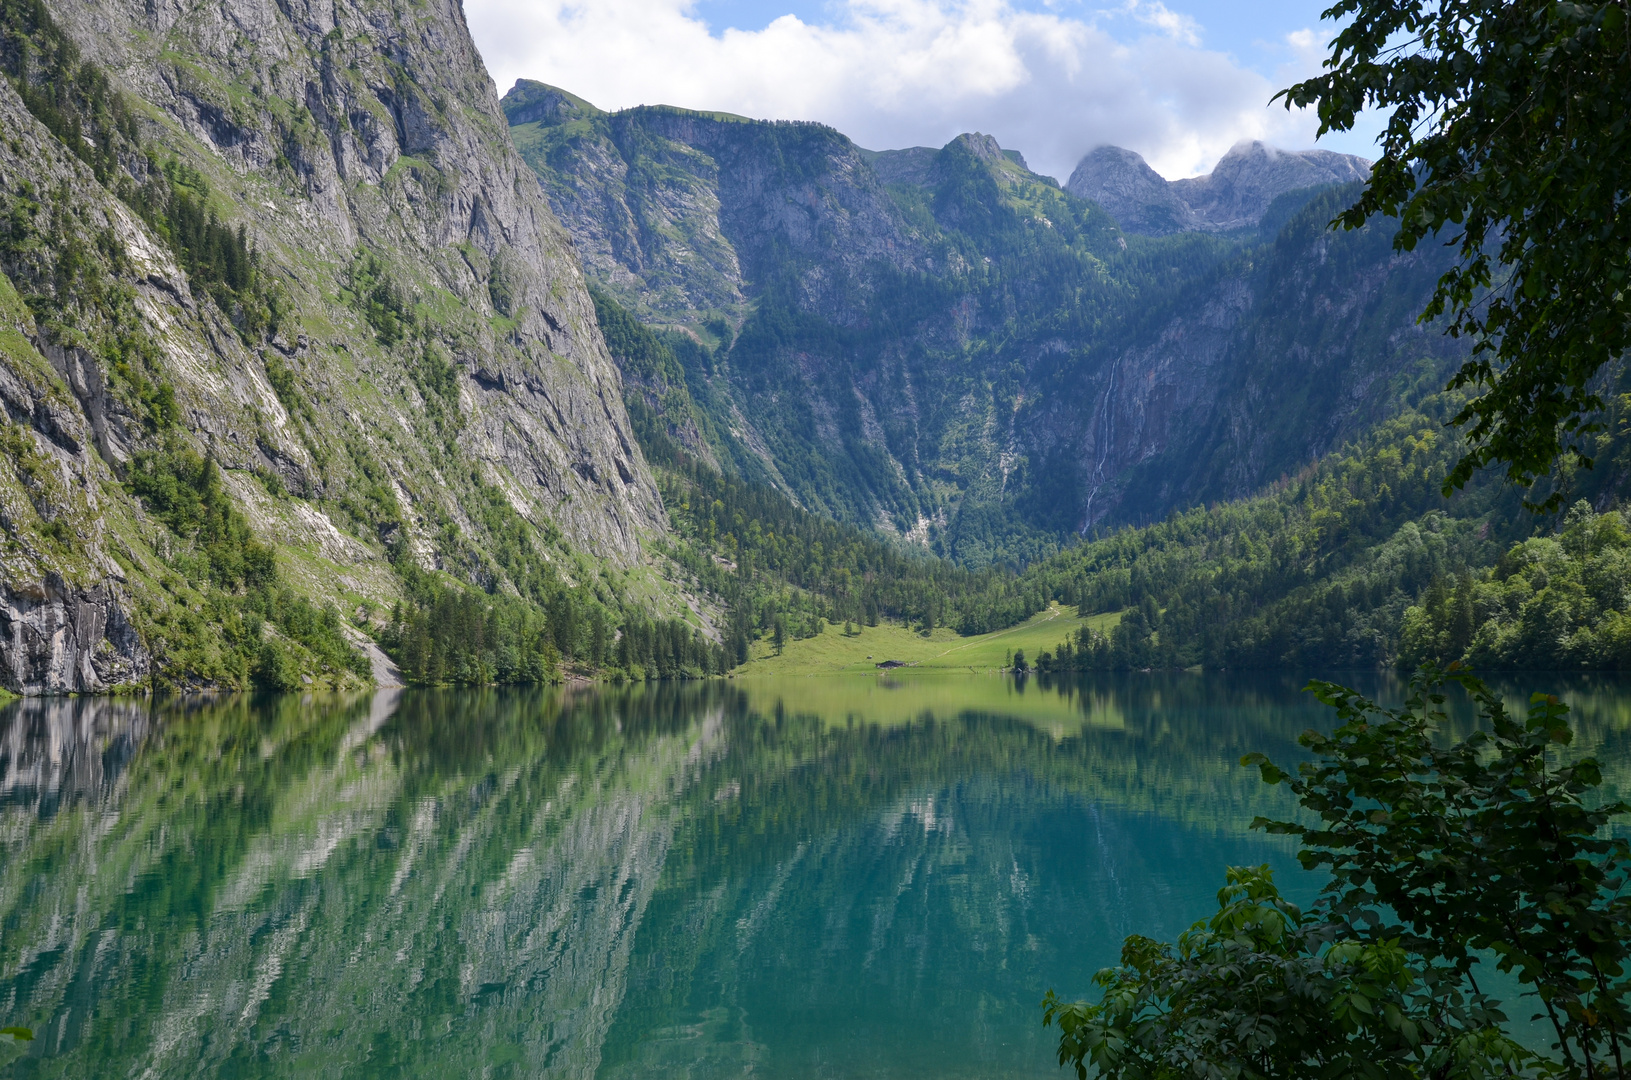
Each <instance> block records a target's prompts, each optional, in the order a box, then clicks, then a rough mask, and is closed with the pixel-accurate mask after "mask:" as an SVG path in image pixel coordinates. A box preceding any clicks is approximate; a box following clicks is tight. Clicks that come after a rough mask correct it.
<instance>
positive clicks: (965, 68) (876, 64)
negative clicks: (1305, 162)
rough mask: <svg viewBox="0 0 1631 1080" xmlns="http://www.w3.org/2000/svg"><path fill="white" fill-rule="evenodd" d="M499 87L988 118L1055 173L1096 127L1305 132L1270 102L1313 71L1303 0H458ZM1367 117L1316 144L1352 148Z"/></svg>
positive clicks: (1300, 142)
mask: <svg viewBox="0 0 1631 1080" xmlns="http://www.w3.org/2000/svg"><path fill="white" fill-rule="evenodd" d="M465 6H466V13H467V15H468V17H469V20H470V24H471V30H472V33H473V34H474V35H475V38H476V43H477V45H478V46H479V47H480V48H481V50H482V55H483V57H484V58H485V59H486V61H487V65H488V68H489V70H490V71H491V72H492V74H493V76H494V79H495V81H496V82H497V83H498V85H499V88H500V90H501V91H502V90H504V89H507V88H508V87H509V86H510V85H511V84H512V83H513V82H514V80H515V79H517V78H533V79H539V80H542V81H544V82H548V83H553V84H555V85H558V86H563V87H565V88H566V89H568V90H571V91H572V92H574V93H577V94H580V95H582V96H584V97H586V98H588V99H589V100H590V101H592V102H594V103H595V104H597V105H599V106H600V107H602V108H607V109H617V108H626V107H629V106H632V105H638V104H658V103H661V104H671V105H680V106H684V107H687V108H697V109H722V110H726V111H730V112H737V113H742V114H744V115H748V116H755V117H763V118H771V119H788V120H816V121H820V122H823V123H827V124H831V125H832V126H834V127H836V128H838V129H839V130H840V131H842V132H844V133H845V134H847V135H849V136H850V137H851V138H853V139H855V141H856V142H858V143H860V144H861V145H862V146H866V147H870V148H872V149H889V148H894V147H900V146H912V145H929V146H940V145H943V144H944V143H945V142H947V141H949V140H950V139H951V138H953V137H955V136H956V135H957V134H959V133H961V132H964V131H983V132H985V133H987V134H991V135H994V136H996V138H997V140H998V142H1000V143H1001V144H1002V145H1003V146H1005V147H1008V148H1011V149H1017V150H1019V151H1021V152H1022V153H1023V154H1025V156H1026V158H1027V160H1028V161H1029V163H1030V164H1031V167H1032V168H1034V169H1036V170H1037V171H1039V172H1045V173H1049V174H1051V175H1054V176H1056V177H1058V178H1059V179H1061V180H1063V179H1065V178H1066V177H1068V175H1069V173H1070V170H1071V169H1072V168H1073V166H1074V164H1075V162H1076V161H1077V160H1078V159H1079V158H1080V157H1081V155H1082V154H1084V153H1086V152H1087V151H1088V150H1090V149H1092V148H1093V147H1094V146H1097V145H1100V144H1104V143H1111V144H1114V145H1119V146H1125V147H1128V148H1130V149H1133V150H1136V151H1138V152H1139V153H1141V154H1143V155H1144V156H1145V158H1146V159H1148V160H1149V162H1150V164H1151V165H1152V166H1154V167H1155V168H1156V169H1157V170H1158V171H1160V172H1162V173H1163V174H1164V175H1166V176H1168V177H1169V178H1176V177H1178V176H1192V175H1195V174H1197V173H1200V172H1204V171H1207V170H1209V169H1210V168H1211V167H1212V165H1213V163H1215V162H1216V161H1217V159H1218V158H1219V157H1220V156H1222V154H1223V153H1224V152H1225V151H1226V150H1227V149H1228V148H1229V147H1230V146H1231V145H1233V144H1234V143H1235V142H1237V141H1240V140H1243V139H1254V138H1256V139H1263V140H1264V141H1266V142H1269V143H1271V144H1273V145H1276V146H1281V147H1284V148H1287V149H1304V148H1307V147H1309V146H1312V145H1315V143H1314V132H1315V130H1316V124H1315V122H1314V119H1313V118H1312V117H1311V116H1307V115H1299V114H1291V113H1287V111H1286V110H1285V109H1284V108H1282V107H1280V106H1274V107H1270V106H1269V104H1268V101H1269V98H1270V97H1271V96H1272V95H1273V93H1274V91H1275V90H1278V89H1279V88H1281V87H1283V86H1285V85H1287V84H1288V83H1289V82H1292V81H1294V80H1296V79H1297V78H1300V77H1303V76H1306V75H1308V74H1312V73H1313V72H1314V71H1316V70H1317V69H1318V64H1319V61H1320V60H1321V59H1322V58H1323V56H1324V55H1325V41H1326V37H1327V35H1328V34H1329V27H1328V26H1322V24H1321V23H1320V19H1319V14H1320V11H1321V10H1322V9H1323V8H1324V6H1325V3H1324V2H1320V0H1315V2H1305V0H1259V2H1247V0H1099V2H1097V3H1095V2H1093V0H465ZM1373 138H1374V131H1366V132H1364V133H1353V134H1347V135H1340V136H1334V137H1327V138H1326V139H1323V140H1321V141H1320V142H1319V144H1318V145H1320V146H1322V147H1325V148H1328V149H1332V150H1338V151H1343V152H1347V153H1358V154H1361V155H1363V156H1366V157H1372V156H1374V153H1373V152H1371V145H1372V140H1373Z"/></svg>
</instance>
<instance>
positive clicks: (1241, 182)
mask: <svg viewBox="0 0 1631 1080" xmlns="http://www.w3.org/2000/svg"><path fill="white" fill-rule="evenodd" d="M1369 175H1370V163H1369V162H1368V161H1366V160H1365V159H1364V158H1360V157H1354V156H1353V155H1351V154H1337V153H1332V152H1331V151H1329V150H1302V151H1292V150H1278V149H1276V148H1274V147H1272V146H1269V145H1268V144H1267V143H1263V142H1258V141H1252V142H1242V143H1237V144H1236V145H1235V146H1234V147H1232V148H1231V149H1230V150H1229V152H1228V153H1227V154H1225V155H1224V156H1223V158H1222V159H1221V160H1219V162H1218V163H1217V165H1216V167H1214V168H1213V170H1212V171H1211V172H1210V173H1207V174H1206V175H1204V176H1195V177H1189V178H1187V179H1183V180H1166V179H1164V178H1163V177H1162V176H1161V174H1160V173H1157V172H1156V171H1155V170H1154V169H1152V168H1150V167H1149V165H1148V164H1146V163H1145V161H1144V159H1143V158H1142V157H1140V156H1139V155H1138V154H1136V153H1134V152H1133V151H1131V150H1124V149H1122V148H1121V147H1119V146H1100V147H1097V148H1095V149H1093V150H1091V151H1089V152H1088V153H1087V154H1086V155H1085V156H1084V157H1083V158H1082V160H1081V161H1080V162H1079V163H1078V164H1077V166H1076V169H1075V171H1074V172H1072V173H1071V175H1070V180H1069V181H1068V182H1066V184H1065V190H1066V191H1069V192H1070V193H1071V194H1073V195H1076V196H1079V197H1081V198H1083V199H1092V200H1093V201H1094V202H1097V203H1098V204H1099V205H1101V206H1103V207H1104V208H1105V209H1106V210H1108V211H1109V212H1110V214H1111V216H1112V217H1114V218H1115V219H1116V220H1117V221H1118V222H1119V223H1120V224H1121V226H1122V228H1124V229H1126V230H1127V231H1128V232H1134V233H1141V234H1144V235H1147V236H1165V235H1168V234H1170V233H1176V232H1188V231H1198V232H1230V231H1233V230H1237V229H1245V228H1251V227H1253V226H1255V225H1257V223H1258V222H1259V221H1261V220H1262V218H1263V214H1264V212H1265V211H1267V210H1268V208H1269V204H1271V203H1272V202H1274V200H1275V199H1276V198H1279V197H1280V196H1282V195H1286V194H1288V193H1290V192H1294V191H1301V190H1305V189H1309V188H1317V187H1322V186H1325V185H1329V184H1345V183H1350V182H1352V181H1355V180H1363V179H1365V178H1366V177H1367V176H1369Z"/></svg>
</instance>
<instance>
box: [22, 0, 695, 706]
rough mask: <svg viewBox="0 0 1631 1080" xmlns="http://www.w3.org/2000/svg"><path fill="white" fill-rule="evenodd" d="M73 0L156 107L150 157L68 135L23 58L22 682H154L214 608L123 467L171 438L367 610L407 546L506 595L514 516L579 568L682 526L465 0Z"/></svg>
mask: <svg viewBox="0 0 1631 1080" xmlns="http://www.w3.org/2000/svg"><path fill="white" fill-rule="evenodd" d="M47 7H48V9H49V13H50V15H51V17H52V18H53V19H54V22H55V26H56V27H59V28H60V31H61V33H63V34H65V35H66V36H67V38H68V39H70V40H71V41H72V43H73V44H74V45H77V47H78V50H79V52H80V54H81V55H83V56H84V57H85V58H86V60H88V61H90V62H94V63H95V64H96V65H98V66H99V67H100V69H101V70H102V71H103V72H106V73H107V75H108V77H109V81H110V84H111V87H112V89H113V94H114V95H115V97H116V98H122V100H123V101H124V102H126V103H127V104H128V106H129V112H130V120H129V122H128V123H126V124H125V126H124V127H121V128H120V131H121V132H122V134H121V135H120V136H119V138H120V139H121V140H123V141H121V142H120V143H119V145H118V147H116V148H115V149H117V152H118V154H122V155H124V156H123V157H122V158H121V157H117V156H116V157H115V158H113V159H110V160H108V161H103V160H101V159H99V158H98V157H97V154H98V153H100V151H101V149H102V148H100V147H98V146H97V145H96V144H95V142H94V141H93V140H90V139H89V138H88V137H87V138H86V140H85V141H86V145H87V147H89V148H90V152H82V151H81V150H80V148H78V147H74V148H73V149H72V150H71V149H70V147H69V146H68V145H67V144H65V143H64V141H63V138H59V137H58V136H57V135H53V133H52V131H51V130H48V128H47V127H46V126H45V124H44V123H42V121H41V120H40V119H39V118H38V117H36V116H35V115H34V114H33V113H31V112H30V109H29V107H28V106H26V105H25V103H24V101H23V99H22V98H21V97H20V96H19V94H18V92H17V84H16V83H15V81H14V80H15V79H16V77H17V76H16V74H15V71H16V66H15V61H16V57H15V56H8V57H7V62H8V64H9V65H10V66H8V69H7V70H8V72H10V73H11V77H10V78H7V79H5V80H0V129H3V130H4V131H5V133H6V137H5V139H4V140H0V211H3V212H4V214H5V220H6V222H7V224H6V225H5V226H4V227H0V271H3V276H0V286H3V288H0V345H3V348H0V397H3V398H4V405H5V410H6V413H7V415H8V417H9V419H10V421H11V424H10V427H9V428H8V429H7V431H8V434H7V436H6V438H7V440H8V441H7V445H6V447H5V450H6V453H5V454H4V455H0V457H4V459H5V460H4V462H3V464H4V465H5V466H6V467H7V468H6V470H0V471H4V472H6V475H0V508H3V510H4V515H5V518H6V522H5V524H6V527H7V531H8V534H9V535H10V538H11V544H10V547H9V549H8V553H7V554H6V555H4V556H0V561H3V574H0V622H3V625H0V681H3V682H4V683H5V684H6V685H7V686H8V687H10V688H12V689H14V690H26V691H29V692H62V691H83V690H98V689H104V688H106V687H108V686H111V685H115V684H118V683H123V682H131V681H136V680H140V679H142V678H143V677H145V675H146V673H147V672H148V671H149V670H150V668H151V666H152V664H153V663H154V662H155V661H154V657H155V655H156V654H157V653H162V652H164V650H165V649H166V648H169V645H170V644H173V643H174V642H175V640H176V634H177V633H179V632H181V631H180V630H179V629H178V628H177V624H176V623H175V621H174V620H175V619H182V620H183V621H185V620H187V619H190V618H192V617H191V616H187V615H185V614H184V612H185V611H186V610H187V609H188V608H189V607H194V608H196V607H197V604H198V598H197V597H194V598H192V599H186V598H183V597H181V596H180V594H179V593H177V592H176V588H177V587H181V588H182V590H183V591H185V589H184V586H185V584H186V582H185V581H184V580H182V579H177V578H176V577H175V575H174V574H172V566H174V565H179V564H175V563H174V559H173V556H176V555H178V554H179V555H183V556H185V555H187V552H186V551H185V550H184V549H185V548H186V545H185V544H181V545H179V547H178V545H177V542H176V539H175V537H174V536H173V535H171V534H169V533H167V532H166V531H165V529H164V527H163V526H162V525H160V524H159V522H157V521H155V520H153V519H152V518H151V517H149V516H148V515H147V513H146V512H145V511H144V508H143V506H142V504H141V503H140V502H139V501H138V500H136V499H135V498H134V497H133V496H132V495H131V494H130V491H129V489H128V488H127V487H126V486H125V483H124V482H125V481H126V480H127V478H128V472H129V468H130V462H131V461H132V459H133V458H134V457H137V456H139V455H142V454H144V453H149V452H153V451H157V450H160V449H163V450H165V452H166V453H168V452H170V451H171V450H172V449H174V448H176V447H178V446H179V447H182V448H185V449H187V450H189V451H191V450H196V452H198V453H200V454H202V455H204V456H206V457H207V458H209V459H211V460H213V461H214V462H215V463H216V465H217V466H218V467H219V468H220V470H221V479H222V483H223V485H224V487H225V488H226V489H227V491H228V492H229V494H230V496H231V498H232V499H233V501H234V502H235V503H237V504H238V505H239V506H240V507H241V508H242V509H243V510H244V512H246V513H247V514H248V516H249V519H250V521H251V522H252V524H253V525H254V526H255V528H256V531H257V532H258V533H259V534H260V535H261V536H262V537H263V538H264V539H265V540H266V541H268V542H270V543H272V544H274V545H275V546H276V547H277V548H278V549H279V551H280V557H279V563H280V565H281V566H282V567H283V572H284V573H285V575H286V577H287V580H288V581H289V583H290V584H292V585H293V586H295V588H296V589H298V590H299V591H300V592H302V593H304V594H306V595H310V596H312V597H314V598H316V599H317V600H318V601H319V602H320V603H321V602H334V603H336V604H338V605H340V606H341V607H342V608H343V609H344V610H345V611H347V612H348V613H349V612H350V611H352V610H353V609H357V610H363V609H365V608H367V607H372V608H373V609H374V610H378V609H380V608H381V607H386V608H388V606H389V604H390V603H391V602H392V601H393V600H394V599H395V598H396V597H397V595H398V589H399V579H398V575H397V573H396V572H395V571H394V570H393V568H392V566H391V563H390V559H391V558H393V557H395V556H393V555H392V552H393V550H396V547H395V546H396V545H399V544H400V543H402V542H405V543H406V550H407V551H408V552H409V553H410V556H411V557H412V558H413V559H414V560H415V561H417V562H418V563H419V564H420V565H421V566H423V567H426V568H441V569H445V570H448V571H449V572H451V573H453V574H455V575H456V576H459V577H462V578H465V579H466V580H470V581H474V582H477V583H479V584H483V585H486V586H488V587H492V588H505V587H507V585H506V579H507V575H508V574H509V573H510V572H511V570H510V569H508V568H507V566H508V565H509V564H506V563H504V562H503V561H502V560H501V559H500V558H498V557H497V556H495V555H494V552H495V551H497V550H499V547H500V545H509V547H508V550H510V551H514V550H515V548H514V543H515V540H516V536H515V535H514V531H515V528H521V529H523V531H525V533H526V535H525V537H523V539H522V546H523V547H524V548H527V549H530V556H529V557H531V558H535V559H538V560H540V561H541V562H542V563H543V564H545V565H547V564H550V563H553V564H554V565H555V566H556V567H558V568H559V574H560V576H561V577H562V578H563V579H564V580H566V581H567V583H568V584H572V583H576V582H578V581H581V579H582V578H583V577H584V576H586V575H592V574H594V573H596V572H597V571H596V569H595V568H596V567H597V566H599V565H600V564H601V561H602V560H606V561H609V562H610V563H611V564H614V565H616V564H621V565H624V566H628V565H631V564H633V563H635V562H637V561H638V560H639V559H640V558H641V557H642V556H641V543H642V538H643V537H645V536H647V535H649V534H651V533H652V532H654V531H657V530H661V529H662V528H664V527H665V519H664V515H663V511H662V507H661V503H660V499H659V497H658V495H657V492H656V488H655V485H654V483H653V482H652V480H651V477H650V474H649V471H648V470H647V468H646V465H645V463H644V461H643V459H642V457H641V455H640V451H639V448H638V446H637V445H636V444H635V441H634V439H633V437H632V435H631V434H630V430H629V425H628V418H627V415H626V413H625V411H624V406H623V402H622V397H621V387H620V380H619V375H618V372H617V369H616V367H615V366H614V365H613V363H612V361H611V359H610V356H609V355H608V353H607V352H606V348H605V344H604V341H603V339H602V336H601V334H600V331H599V328H598V325H597V322H596V319H595V315H594V309H593V305H592V304H591V302H590V299H589V296H588V293H587V291H586V289H585V281H584V278H583V275H582V271H581V268H580V267H579V265H578V263H577V260H576V258H575V257H574V255H573V253H572V250H571V241H570V238H569V237H568V235H567V234H566V232H565V231H564V230H563V229H562V228H561V226H560V224H559V222H558V221H557V220H556V219H555V217H554V215H553V214H552V212H551V211H550V209H549V206H548V203H547V202H546V200H545V199H544V198H543V197H542V195H541V193H540V191H539V189H538V185H537V183H536V180H535V178H534V176H533V175H532V173H531V172H530V170H528V168H527V167H526V165H525V163H524V162H522V160H521V159H520V157H519V156H518V155H517V154H516V153H515V151H514V149H513V147H512V146H511V145H510V143H509V141H508V138H507V134H506V133H507V127H506V125H505V122H504V119H503V115H502V113H501V112H500V111H499V108H498V103H497V95H496V93H495V92H494V89H493V87H492V84H491V82H490V81H489V80H488V78H487V76H486V73H485V71H484V69H483V68H482V66H481V61H480V58H479V57H478V56H477V54H476V52H475V49H474V46H473V45H472V44H471V42H470V39H469V35H468V32H467V30H466V28H465V24H464V20H463V15H462V12H461V11H460V9H459V7H458V5H457V4H454V3H438V4H431V5H428V6H424V5H422V6H419V7H414V8H411V9H392V8H390V7H389V6H387V5H383V4H375V3H369V2H359V3H355V4H349V5H347V4H342V5H340V6H338V7H335V6H333V5H327V6H323V5H318V6H311V5H307V6H300V5H295V6H293V7H291V6H289V5H286V4H282V5H280V4H277V3H273V2H271V0H267V2H266V3H248V4H243V3H233V4H224V3H223V4H206V5H204V6H203V7H198V6H185V5H176V4H164V3H161V4H156V5H155V4H144V3H133V2H124V0H93V2H87V3H80V2H66V0H65V2H61V3H51V4H48V5H47ZM6 29H7V33H8V34H18V33H30V32H36V31H33V30H27V29H25V28H22V27H20V26H14V25H10V24H8V26H7V28H6ZM52 32H53V33H54V32H56V31H52ZM8 40H10V39H8ZM14 51H15V50H14ZM87 70H88V69H87ZM121 123H124V122H121ZM109 145H110V146H111V145H112V144H111V143H110V144H109ZM137 147H139V148H140V149H139V150H137V149H135V148H137ZM81 159H83V160H81ZM148 162H151V163H152V164H151V165H149V164H148ZM161 165H162V171H163V175H164V176H165V177H168V178H170V187H169V190H171V191H185V192H188V193H190V194H189V197H192V198H196V199H198V200H199V203H198V205H200V206H201V207H202V209H201V210H200V211H199V213H200V214H201V215H202V217H201V218H200V221H203V220H207V218H208V216H209V215H214V216H215V217H216V218H218V219H219V220H220V222H221V224H222V225H223V226H224V230H223V235H231V233H233V232H236V233H237V234H238V235H239V236H240V237H242V238H243V241H244V242H245V243H246V244H247V246H248V247H249V248H251V249H253V251H254V253H255V254H254V259H255V260H256V266H257V267H258V271H257V272H258V274H259V279H260V280H261V281H262V282H263V283H266V284H265V286H264V289H263V292H262V293H260V294H257V295H259V296H261V297H262V298H263V299H264V300H265V302H266V303H267V304H270V305H271V309H270V319H269V320H268V319H267V312H263V313H262V315H261V316H260V319H261V321H259V322H256V321H255V320H254V317H253V313H252V312H249V311H248V309H247V308H241V307H239V306H238V305H237V303H236V301H234V302H231V303H229V302H227V301H226V300H224V299H222V298H221V297H222V294H221V293H220V291H219V290H218V289H215V286H213V285H211V284H209V283H208V282H207V281H201V280H198V279H197V278H196V277H195V274H194V273H189V271H188V270H187V269H184V268H183V264H185V265H186V266H188V267H192V266H194V263H193V262H187V261H186V259H184V258H183V257H182V255H181V250H182V249H181V247H179V246H178V244H180V243H181V242H182V241H181V240H179V239H178V236H179V234H175V235H172V233H173V232H174V229H175V228H177V227H178V226H175V225H173V224H170V225H167V224H164V220H165V218H164V215H165V213H166V212H167V211H166V210H165V207H164V206H162V205H160V206H159V207H158V208H157V209H154V207H153V205H152V204H151V203H147V204H144V203H143V197H144V196H143V194H142V193H143V192H144V191H146V190H149V189H148V188H144V187H143V184H144V183H148V181H147V180H146V179H144V178H145V177H149V176H152V175H155V174H157V173H158V172H159V168H158V166H161ZM172 211H173V207H172ZM200 227H202V226H200ZM211 227H215V226H211ZM195 243H196V241H195ZM70 256H71V260H72V261H70V262H68V263H63V262H62V261H61V260H62V259H64V258H70ZM193 258H194V259H196V258H197V256H196V255H195V256H193ZM63 266H70V267H72V268H73V269H72V270H70V271H69V272H66V273H64V272H63V270H62V269H61V268H62V267H63ZM212 290H215V291H212ZM25 301H26V302H25ZM35 313H39V316H38V320H36V318H35ZM511 519H519V520H520V521H521V522H522V525H521V526H516V527H514V528H512V526H510V525H508V524H506V522H508V521H510V520H511ZM505 530H509V533H508V534H507V535H508V538H507V539H506V538H505V536H504V535H501V533H504V531H505ZM172 616H173V618H172ZM186 633H195V632H194V631H190V630H189V631H186ZM195 636H196V634H195ZM167 643H169V644H167Z"/></svg>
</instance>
